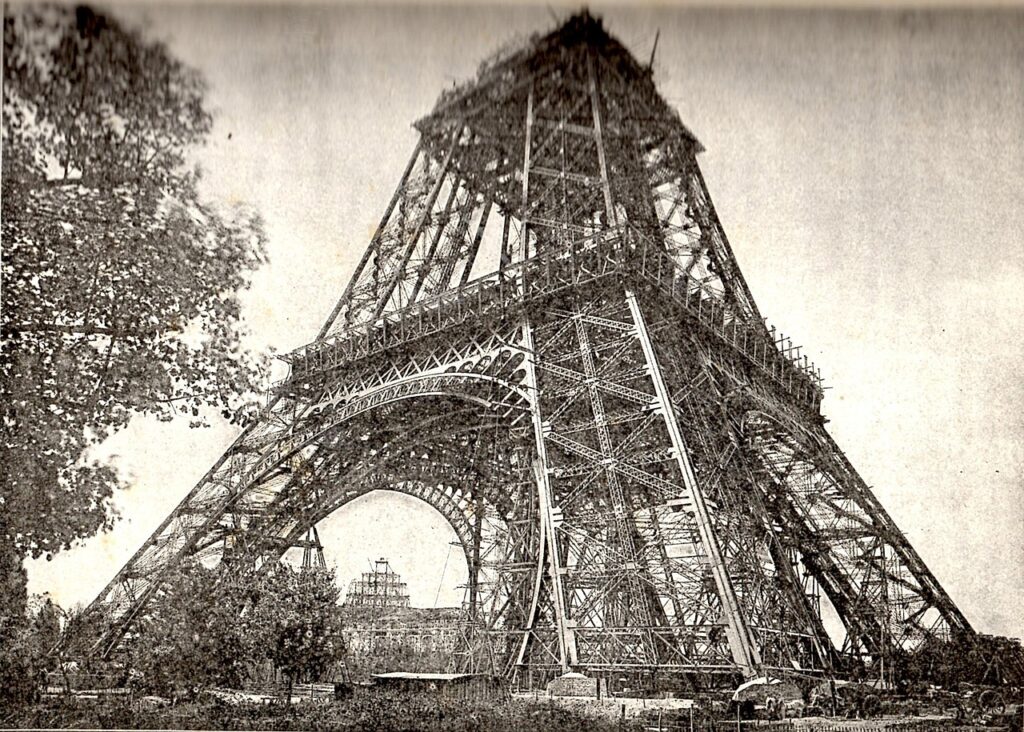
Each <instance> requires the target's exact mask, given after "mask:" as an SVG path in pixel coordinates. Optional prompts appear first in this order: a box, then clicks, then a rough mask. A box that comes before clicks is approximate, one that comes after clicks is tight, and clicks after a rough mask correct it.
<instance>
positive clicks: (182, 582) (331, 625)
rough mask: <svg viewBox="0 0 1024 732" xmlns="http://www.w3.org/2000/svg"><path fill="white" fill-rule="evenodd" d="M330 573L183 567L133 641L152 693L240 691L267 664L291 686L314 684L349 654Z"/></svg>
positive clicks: (276, 567)
mask: <svg viewBox="0 0 1024 732" xmlns="http://www.w3.org/2000/svg"><path fill="white" fill-rule="evenodd" d="M339 594H340V593H339V590H338V588H337V586H336V585H335V582H334V574H333V572H330V571H327V570H315V571H301V572H300V571H296V570H293V569H291V568H290V567H288V566H287V565H285V564H273V565H271V566H269V567H268V568H266V569H264V570H262V571H260V570H256V569H255V568H253V566H252V564H249V563H245V562H238V561H236V562H232V563H228V564H224V563H222V564H220V565H218V566H217V567H216V568H215V569H206V568H205V567H203V566H202V565H201V564H199V563H198V562H191V563H188V564H186V565H185V566H184V567H182V570H181V572H180V573H178V574H177V575H176V577H175V578H174V579H173V580H172V581H171V582H169V583H168V584H167V585H166V586H165V587H164V588H163V591H162V596H161V597H160V598H159V599H158V600H157V601H156V602H154V603H153V604H152V606H151V608H150V610H149V612H148V613H147V616H146V617H145V618H143V619H142V620H141V621H140V623H139V624H138V627H137V628H136V631H135V633H133V634H132V636H131V637H130V638H129V640H128V643H129V653H130V656H131V663H132V666H133V667H134V669H135V670H137V671H139V672H140V673H141V674H142V677H141V685H142V686H143V688H145V689H146V690H147V691H151V692H155V693H158V694H164V695H168V696H179V697H180V696H188V695H189V694H191V692H192V691H193V690H195V689H202V688H208V687H213V686H224V687H233V688H238V687H240V686H242V685H243V684H244V681H245V679H246V678H247V677H248V676H249V675H250V673H251V672H253V671H254V670H255V669H256V668H258V667H259V666H260V665H261V664H262V663H264V662H266V661H270V662H271V663H272V664H273V666H274V668H275V669H276V670H278V671H280V672H281V673H282V674H283V675H284V676H285V677H286V678H287V679H288V684H289V689H290V687H291V685H292V683H293V682H294V681H296V680H300V679H310V680H316V679H319V678H322V676H323V675H324V674H325V673H326V672H328V671H329V670H330V669H331V668H332V667H333V666H334V665H335V664H336V663H337V662H338V661H339V660H341V658H342V655H343V653H344V646H343V644H342V641H341V621H340V609H339V608H338V605H337V602H338V597H339Z"/></svg>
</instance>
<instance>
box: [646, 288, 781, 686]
mask: <svg viewBox="0 0 1024 732" xmlns="http://www.w3.org/2000/svg"><path fill="white" fill-rule="evenodd" d="M626 302H627V303H628V304H629V311H630V314H631V315H632V316H633V324H634V325H635V327H636V334H637V338H639V340H640V345H641V348H642V349H643V353H644V359H645V361H646V362H647V369H648V371H649V372H650V376H651V381H652V383H653V385H654V391H655V394H656V399H657V409H658V410H659V411H660V412H661V415H662V418H663V419H664V420H665V427H666V429H668V433H669V437H670V439H671V440H672V449H673V451H674V452H675V457H676V462H677V463H678V465H679V471H680V473H681V474H682V476H683V483H684V485H685V488H686V492H687V496H688V498H689V499H690V503H691V504H692V506H693V508H694V517H695V520H696V522H697V530H698V533H699V534H700V539H701V544H702V545H703V548H704V552H705V556H707V558H708V562H709V563H710V565H711V574H712V577H713V578H714V580H715V588H716V590H717V592H718V597H719V599H720V601H721V603H722V610H723V613H724V614H725V621H726V634H727V637H728V639H729V648H730V650H731V651H732V657H733V661H734V662H735V663H736V665H737V666H739V667H740V670H741V671H742V673H743V675H744V676H746V677H751V676H754V675H755V674H756V673H757V669H758V668H759V667H760V665H761V658H760V653H759V651H758V649H757V646H756V644H755V643H754V641H753V635H752V634H751V632H750V628H749V627H748V626H747V623H746V620H745V619H744V617H743V612H742V610H741V608H740V604H739V600H738V598H737V596H736V590H735V588H734V587H733V585H732V580H731V579H730V577H729V572H728V570H727V568H726V566H725V562H724V560H723V558H722V549H721V546H720V545H719V543H718V537H717V535H716V534H715V530H714V527H713V526H712V524H711V516H710V514H709V512H708V507H707V503H706V502H705V500H704V494H703V492H702V491H701V489H700V486H699V485H698V483H697V476H696V474H695V472H694V469H693V465H692V463H691V462H690V457H689V453H688V452H687V450H686V443H685V442H684V441H683V435H682V432H680V430H679V424H678V422H677V421H676V415H675V411H674V410H673V408H672V400H671V399H670V398H669V393H668V387H667V386H666V385H665V379H664V377H663V376H662V373H661V367H660V366H659V364H658V357H657V354H656V353H655V352H654V345H653V344H652V343H651V336H650V333H649V332H648V330H647V323H646V321H645V320H644V316H643V312H642V311H641V309H640V303H639V302H637V299H636V294H635V293H634V292H633V291H632V290H626Z"/></svg>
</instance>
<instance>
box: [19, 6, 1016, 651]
mask: <svg viewBox="0 0 1024 732" xmlns="http://www.w3.org/2000/svg"><path fill="white" fill-rule="evenodd" d="M552 7H554V8H555V10H554V11H552V10H549V9H548V7H546V6H544V5H538V6H535V7H520V8H516V9H495V8H482V7H468V6H467V7H444V8H437V7H435V8H429V9H428V8H424V7H421V8H415V9H414V8H406V7H398V6H391V7H386V8H369V7H361V6H340V5H320V6H305V7H298V8H296V7H293V8H288V9H284V8H278V7H271V6H260V7H248V8H247V7H242V6H231V7H229V6H214V7H199V6H186V5H179V6H147V7H141V8H140V7H133V8H127V7H120V8H115V11H114V14H115V15H117V16H118V17H121V18H123V19H124V20H126V21H128V22H131V23H143V22H146V23H148V24H149V25H148V27H149V29H150V30H149V32H151V33H152V34H154V35H156V36H158V37H160V38H162V39H165V40H166V41H167V42H168V43H169V45H170V48H171V49H172V51H173V52H174V53H175V54H177V55H178V56H179V57H181V58H182V59H183V60H185V61H186V62H187V63H189V64H191V65H192V66H195V67H196V68H198V69H200V70H201V71H202V72H203V73H204V74H205V75H206V77H207V79H208V80H209V82H210V96H209V101H210V106H211V107H212V108H213V110H214V111H215V113H216V116H217V118H216V124H215V127H214V132H213V135H212V139H211V141H210V144H209V145H208V147H207V148H206V149H204V150H203V151H202V153H201V154H200V156H199V157H200V160H201V162H202V164H203V167H204V168H205V170H206V179H205V190H206V193H207V195H209V196H210V197H212V198H217V199H221V200H224V201H232V200H243V201H247V202H250V203H252V204H253V205H255V206H256V207H257V208H258V209H259V210H260V211H261V212H262V214H263V216H264V217H265V219H266V223H267V231H268V234H269V236H270V263H269V265H267V266H266V267H265V268H264V270H263V271H261V272H260V273H259V275H258V276H257V277H256V280H255V285H254V288H253V290H252V292H250V293H248V294H247V296H246V304H247V306H246V309H245V313H244V315H245V317H246V319H247V321H248V323H249V326H250V327H251V329H252V330H253V339H252V345H253V346H254V347H256V348H260V349H265V348H267V347H273V348H275V349H277V350H278V351H279V352H280V351H286V350H290V349H292V348H295V347H297V346H299V345H302V344H303V343H305V342H307V341H308V340H311V339H312V338H313V337H314V336H315V335H316V332H317V330H318V329H319V327H320V325H321V324H322V322H323V321H324V319H325V318H326V316H327V315H328V313H329V312H330V310H331V308H332V306H333V305H334V302H335V301H336V299H337V298H338V296H339V295H340V293H341V291H342V290H343V288H344V286H345V284H346V282H347V279H348V276H349V274H350V273H351V270H352V268H353V267H354V264H355V262H356V260H357V259H358V257H359V256H360V254H361V253H362V251H363V248H364V247H365V246H366V244H367V242H368V241H369V238H370V236H371V234H372V232H373V229H374V227H375V226H376V224H377V222H378V220H379V218H380V216H381V214H382V212H383V209H384V207H385V206H386V204H387V201H388V199H389V198H390V197H391V194H392V192H393V190H394V187H395V185H396V184H397V183H398V179H399V177H400V175H401V172H402V170H403V169H404V166H405V163H406V162H407V160H408V157H409V155H410V154H411V152H412V149H413V146H414V144H415V135H414V132H413V130H412V128H411V124H412V122H413V121H414V120H415V119H417V118H418V117H420V116H422V115H424V114H426V113H427V112H429V111H430V108H431V107H432V105H433V102H434V100H435V99H436V97H437V95H438V94H439V93H440V92H441V90H442V89H443V88H444V87H446V86H451V85H452V83H453V82H455V81H457V80H458V81H461V80H464V79H466V78H469V77H471V76H472V75H473V74H474V73H475V70H476V67H477V65H478V63H479V62H480V61H481V60H482V59H483V58H484V57H485V56H487V55H488V54H490V52H492V51H493V50H495V49H496V48H497V47H498V46H500V45H502V44H504V43H506V42H508V41H510V40H512V39H515V38H517V37H518V38H525V37H527V36H528V35H529V34H530V33H532V32H534V31H547V30H549V29H550V28H551V27H553V25H554V21H553V19H552V12H557V13H558V14H559V15H560V16H562V17H564V16H565V15H566V12H567V11H566V9H565V8H564V7H561V6H558V5H557V4H555V3H552ZM591 10H592V12H593V13H594V14H596V15H601V16H603V17H604V20H605V25H606V27H607V28H609V30H610V31H611V32H612V33H613V34H614V35H616V36H617V37H618V38H619V39H620V40H622V41H623V42H624V43H625V44H626V45H627V46H628V47H629V48H631V49H632V50H633V52H634V54H636V55H637V56H638V57H639V58H641V59H643V60H646V59H647V57H648V56H649V54H650V51H651V45H652V43H653V41H654V36H655V32H656V31H657V30H659V29H660V32H661V36H660V41H659V44H658V50H657V58H656V62H655V81H656V83H657V84H658V86H659V88H660V90H661V92H662V94H663V95H664V96H665V97H666V98H667V99H668V101H669V102H670V103H671V104H672V105H674V106H676V107H677V108H678V109H679V111H680V114H681V116H682V119H683V121H684V122H685V123H686V124H687V125H688V126H689V127H690V128H691V129H692V130H693V131H694V132H695V134H696V135H697V136H698V138H699V139H700V140H701V141H702V142H703V143H704V145H705V147H706V148H707V152H706V153H704V154H703V155H702V156H701V158H700V160H701V165H702V168H703V171H704V174H705V177H706V178H707V182H708V186H709V188H710V190H711V195H712V197H713V199H714V202H715V205H716V207H717V209H718V211H719V214H720V217H721V219H722V221H723V223H724V225H725V229H726V231H727V233H728V235H729V238H730V241H731V243H732V245H733V249H734V250H735V252H736V256H737V259H738V260H739V263H740V267H741V268H742V270H743V273H744V275H745V276H746V278H747V280H748V282H749V284H750V287H751V289H752V291H753V294H754V297H755V299H756V300H757V303H758V306H759V307H760V309H761V311H762V312H763V313H764V314H765V315H766V316H767V317H768V318H769V321H770V322H771V323H773V324H775V325H776V326H777V327H778V328H780V329H781V330H782V331H783V332H785V333H787V334H788V335H790V336H792V338H793V340H794V341H795V342H796V343H799V344H802V345H803V346H804V347H805V352H806V353H807V354H808V355H809V356H810V358H811V359H812V360H814V361H815V362H816V363H817V364H818V365H819V366H820V367H821V370H822V372H823V375H824V376H825V378H826V380H827V383H828V385H830V386H831V387H832V388H831V390H830V391H828V392H826V399H825V403H824V407H823V409H824V411H825V413H826V415H827V416H828V418H829V419H830V420H831V421H830V425H829V428H830V429H831V431H832V433H833V434H834V435H835V437H836V439H837V441H838V442H839V444H840V445H841V446H842V447H843V448H844V449H845V451H846V453H847V455H848V456H849V457H850V459H851V461H852V462H853V464H854V465H855V466H856V467H857V468H858V470H859V471H860V473H861V475H862V476H863V477H864V479H865V480H866V481H867V482H868V483H869V484H870V485H872V486H873V487H874V489H875V492H876V494H877V495H878V497H879V499H880V500H881V502H882V503H883V504H884V505H885V507H886V508H887V509H888V510H889V512H890V513H891V514H892V516H893V518H894V519H895V521H896V523H897V524H898V525H899V526H900V528H901V529H902V530H903V532H904V533H905V534H906V535H907V537H908V539H909V540H910V542H911V543H912V544H913V545H914V547H915V548H916V549H917V550H918V552H919V553H920V554H921V556H922V557H923V559H924V560H925V562H926V563H927V564H928V566H929V567H930V568H931V569H932V571H933V572H934V573H935V575H936V576H937V577H938V579H939V581H940V582H941V583H942V584H943V585H944V586H945V588H946V590H947V591H948V592H949V593H950V595H951V596H952V597H953V599H954V601H955V602H957V603H958V604H959V605H960V607H961V609H962V610H963V611H964V612H965V614H966V615H967V617H968V619H969V620H970V621H971V622H972V624H973V625H974V626H975V628H976V629H978V630H980V631H982V632H989V633H999V634H1008V635H1014V636H1022V635H1024V612H1022V610H1021V609H1020V607H1021V602H1020V598H1021V597H1022V596H1024V529H1022V527H1024V446H1022V445H1024V442H1022V438H1024V416H1022V407H1024V386H1022V383H1024V382H1022V379H1021V375H1020V372H1021V368H1022V366H1024V345H1022V342H1021V338H1020V335H1021V327H1020V324H1021V322H1022V319H1024V318H1022V316H1024V295H1022V293H1024V206H1022V205H1021V198H1022V194H1024V13H1021V12H1005V13H1001V14H997V13H994V12H987V13H964V12H942V13H938V14H934V13H933V14H927V13H919V12H917V13H896V12H887V13H880V12H876V11H871V12H840V11H829V12H814V11H751V10H728V11H712V10H678V9H671V8H657V9H653V8H643V9H636V8H633V9H628V10H624V9H616V8H605V7H602V6H600V5H594V6H591ZM229 133H231V139H228V134H229ZM188 421H189V420H188V419H186V418H183V419H182V420H180V422H172V423H170V424H161V423H157V422H150V421H140V420H137V421H136V422H134V423H133V424H132V425H131V426H130V427H129V429H127V430H126V431H125V432H123V433H121V434H119V435H117V436H115V437H114V438H113V439H111V440H110V442H109V444H108V445H106V446H105V448H104V452H105V453H106V454H110V455H116V456H117V457H116V462H117V465H119V466H120V468H121V469H122V470H123V471H124V473H125V474H126V475H127V476H128V477H129V478H130V481H131V488H130V489H129V490H128V491H125V492H123V493H121V494H120V495H119V496H118V497H117V505H118V506H119V508H120V510H121V513H122V520H121V521H120V522H119V523H118V525H117V526H116V528H115V529H114V530H113V531H112V532H111V533H109V534H107V535H104V536H101V537H97V538H95V539H93V540H91V541H88V542H85V543H84V545H82V546H81V547H79V548H76V549H73V550H71V551H68V552H65V553H63V554H60V555H58V556H57V557H56V558H54V559H53V561H52V562H49V563H47V562H45V561H36V562H31V563H30V564H29V588H30V590H31V591H34V592H43V591H48V592H50V593H51V594H52V595H53V596H54V598H55V599H56V600H57V601H58V602H60V603H61V604H64V605H70V604H73V603H76V602H83V603H86V602H88V601H89V600H91V599H92V597H93V596H94V595H95V594H96V593H97V592H98V591H99V590H100V589H101V588H102V587H103V585H104V584H106V582H107V581H108V580H109V579H110V578H111V577H112V576H113V575H114V573H115V572H116V571H117V570H118V569H119V568H120V566H121V565H122V564H123V563H124V561H125V560H126V559H127V558H128V557H130V556H131V554H132V553H133V552H134V551H135V550H136V548H137V547H138V546H139V545H140V544H141V543H142V541H144V540H145V538H146V537H147V536H148V535H149V534H150V533H151V531H152V530H153V529H154V528H156V526H157V525H158V524H159V523H160V521H161V520H162V519H163V517H164V516H165V515H166V514H167V513H168V512H169V511H170V510H171V509H172V508H173V507H174V506H175V505H176V504H177V503H178V501H180V500H181V498H182V497H183V496H184V495H185V494H186V493H187V492H188V491H189V490H190V489H191V488H192V486H193V485H194V483H195V482H196V481H197V480H198V479H199V478H200V477H201V476H202V475H203V474H204V473H205V472H206V470H207V469H208V468H209V466H210V465H211V464H212V463H213V462H214V461H215V460H216V459H217V457H219V456H220V454H221V453H222V452H223V450H224V449H225V448H226V447H227V446H228V445H229V444H230V443H231V441H232V439H233V438H234V431H233V429H232V428H230V427H229V426H227V425H224V424H219V425H218V426H217V427H214V428H210V429H205V430H190V429H189V427H188ZM320 533H321V538H322V539H323V541H324V542H325V545H326V547H325V549H326V554H327V557H328V561H329V563H332V564H334V565H335V566H336V567H337V568H338V577H339V580H340V581H342V582H343V583H347V581H348V580H349V579H351V578H353V577H355V576H356V575H357V574H358V573H359V572H361V571H365V570H366V569H367V567H368V560H372V559H374V558H376V557H379V556H386V557H388V558H389V559H390V560H391V563H392V566H393V568H394V569H395V570H396V571H398V572H400V573H401V574H402V575H403V576H404V578H405V579H406V580H407V581H408V583H409V587H410V592H411V594H412V601H413V604H414V605H420V606H430V605H433V604H434V603H435V597H436V598H437V603H438V604H439V605H453V604H458V603H459V602H460V601H461V599H462V590H461V589H459V588H458V584H459V583H460V582H464V581H465V578H466V567H465V562H464V560H463V558H462V553H461V550H459V549H458V548H451V547H450V545H449V542H451V541H454V540H455V534H454V532H452V531H451V529H450V528H449V527H448V525H447V524H446V523H445V521H444V519H443V518H442V517H441V516H440V514H438V513H437V512H435V511H434V510H433V509H432V508H429V507H427V506H426V505H425V504H423V503H420V502H419V501H417V500H416V499H412V498H408V497H402V496H397V495H396V494H390V493H377V494H373V495H371V496H369V497H367V498H363V499H360V500H359V501H357V502H355V503H354V504H352V505H350V506H348V507H346V508H343V509H341V510H340V511H338V512H337V513H335V514H334V515H333V516H331V517H330V518H329V519H327V520H326V521H325V522H323V523H322V524H321V526H320ZM449 551H450V555H449ZM446 559H447V562H446ZM442 569H444V571H443V576H442Z"/></svg>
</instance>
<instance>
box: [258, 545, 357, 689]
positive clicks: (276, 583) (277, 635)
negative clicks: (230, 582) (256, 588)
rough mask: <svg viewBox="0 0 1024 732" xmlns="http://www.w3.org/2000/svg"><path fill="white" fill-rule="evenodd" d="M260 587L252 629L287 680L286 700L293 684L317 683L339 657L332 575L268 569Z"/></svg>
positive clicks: (282, 567) (336, 594)
mask: <svg viewBox="0 0 1024 732" xmlns="http://www.w3.org/2000/svg"><path fill="white" fill-rule="evenodd" d="M262 588H263V592H262V593H261V595H260V598H259V600H258V601H257V603H256V606H255V608H254V610H255V612H254V622H253V625H254V626H255V627H258V628H261V629H262V633H263V634H264V635H263V637H264V638H265V639H266V642H265V645H264V646H263V647H264V648H265V653H266V657H267V658H268V659H270V661H271V662H272V663H273V664H274V667H275V668H276V669H277V670H279V671H280V672H281V673H282V674H284V676H285V678H286V679H287V680H288V698H289V699H291V689H292V685H293V684H294V683H295V682H296V681H301V680H303V679H306V680H308V681H310V682H313V681H317V680H319V679H321V678H323V676H324V674H326V673H327V672H328V671H330V670H331V668H332V667H333V666H334V665H335V664H337V663H338V662H339V661H340V660H341V659H342V658H343V657H344V653H345V648H344V644H343V642H342V638H341V630H342V624H341V612H340V608H339V607H338V599H339V597H340V590H339V589H338V586H337V584H336V583H335V581H334V571H333V570H325V569H305V570H302V571H298V570H294V569H292V568H291V567H289V566H288V565H286V564H277V565H275V566H274V567H272V568H271V570H270V571H269V572H267V574H266V575H265V580H264V582H263V584H262Z"/></svg>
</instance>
